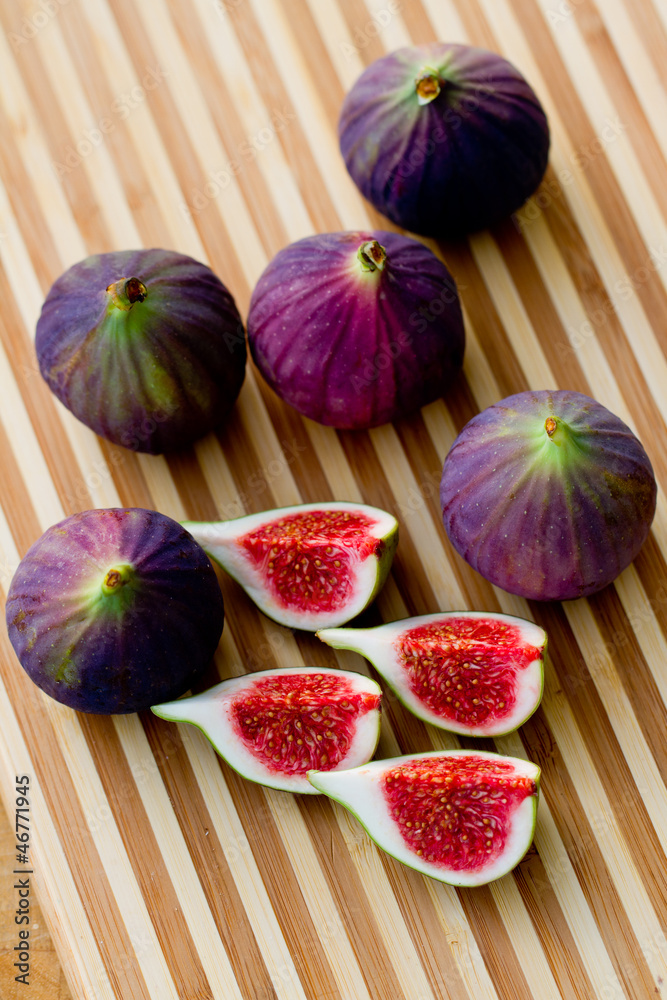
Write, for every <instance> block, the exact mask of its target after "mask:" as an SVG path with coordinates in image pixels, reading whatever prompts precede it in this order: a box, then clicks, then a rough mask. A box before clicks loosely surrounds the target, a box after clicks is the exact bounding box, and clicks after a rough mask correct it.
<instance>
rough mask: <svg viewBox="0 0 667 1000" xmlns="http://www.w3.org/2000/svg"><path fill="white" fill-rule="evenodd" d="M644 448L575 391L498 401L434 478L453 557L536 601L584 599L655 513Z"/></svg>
mask: <svg viewBox="0 0 667 1000" xmlns="http://www.w3.org/2000/svg"><path fill="white" fill-rule="evenodd" d="M656 493H657V487H656V481H655V477H654V475H653V469H652V467H651V462H650V460H649V458H648V456H647V454H646V452H645V451H644V448H643V447H642V445H641V443H640V442H639V441H638V440H637V438H636V437H635V435H634V434H633V433H632V431H631V430H630V428H629V427H627V426H626V425H625V424H624V423H623V421H622V420H620V419H619V418H618V417H616V416H614V414H613V413H610V411H609V410H607V409H606V408H605V407H604V406H602V405H601V404H600V403H597V402H596V401H595V400H593V399H591V398H590V397H589V396H584V395H582V394H581V393H578V392H569V391H564V390H554V391H548V390H539V391H535V392H521V393H518V394H517V395H515V396H509V397H507V398H506V399H502V400H500V402H499V403H496V404H495V405H494V406H489V407H488V408H487V409H486V410H484V411H483V412H482V413H479V414H478V415H477V416H476V417H473V419H472V420H471V421H470V422H469V423H467V424H466V426H465V427H464V428H463V430H462V431H461V433H460V434H459V436H458V437H457V439H456V440H455V442H454V444H453V445H452V448H451V450H450V451H449V454H448V455H447V458H446V459H445V464H444V468H443V474H442V482H441V487H440V501H441V506H442V513H443V519H444V524H445V530H446V532H447V535H448V536H449V540H450V541H451V543H452V545H453V546H454V548H455V549H456V550H457V552H458V553H459V554H460V555H461V556H463V558H464V559H466V560H467V561H468V562H469V563H470V565H471V566H472V567H473V569H476V570H477V571H478V572H479V573H481V575H482V576H483V577H485V578H486V579H487V580H489V581H490V582H491V583H493V584H495V585H496V586H498V587H501V588H502V589H503V590H506V591H509V592H510V593H512V594H518V595H520V596H521V597H527V598H531V599H533V600H537V601H564V600H570V599H573V598H577V597H585V596H587V595H589V594H594V593H595V592H596V591H598V590H601V589H602V587H605V586H606V585H607V584H609V583H611V582H612V580H614V579H615V578H616V577H617V576H618V575H619V574H620V573H621V572H622V571H623V570H624V569H625V568H626V566H628V565H629V564H630V563H631V562H632V560H633V559H634V558H635V556H636V555H637V553H638V552H639V550H640V548H641V546H642V545H643V543H644V541H645V539H646V536H647V535H648V532H649V529H650V526H651V522H652V520H653V515H654V513H655V506H656Z"/></svg>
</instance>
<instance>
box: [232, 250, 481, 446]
mask: <svg viewBox="0 0 667 1000" xmlns="http://www.w3.org/2000/svg"><path fill="white" fill-rule="evenodd" d="M248 343H249V345H250V351H251V354H252V356H253V359H254V361H255V363H256V365H257V367H258V368H259V370H260V372H261V373H262V375H263V376H264V378H265V379H266V381H267V382H268V383H269V385H270V386H271V387H272V389H274V390H275V392H277V393H278V395H279V396H281V397H282V399H284V400H285V401H286V402H287V403H289V404H290V405H291V406H293V407H294V408H295V409H296V410H298V411H299V412H300V413H303V414H304V415H305V416H307V417H310V418H311V419H312V420H316V421H318V422H319V423H321V424H327V425H329V426H332V427H339V428H347V429H360V428H367V427H375V426H377V425H378V424H384V423H387V422H389V421H392V420H396V419H398V418H400V417H402V416H405V415H406V414H409V413H411V412H413V411H414V410H417V409H418V408H419V407H421V406H425V405H426V404H427V403H430V402H432V401H433V400H434V399H438V398H439V397H440V396H442V395H443V393H444V392H445V390H446V389H447V387H448V386H449V383H450V382H451V380H452V378H453V377H454V375H455V374H456V372H458V370H459V369H460V367H461V364H462V361H463V350H464V343H465V332H464V326H463V318H462V313H461V306H460V303H459V297H458V292H457V289H456V284H455V282H454V279H453V278H452V276H451V275H450V273H449V271H448V270H447V268H446V267H445V265H444V264H443V263H442V262H441V261H440V260H439V259H438V258H437V257H436V256H435V254H434V253H432V252H431V250H429V249H428V247H425V246H423V244H421V243H419V242H417V240H413V239H408V237H406V236H402V235H400V234H398V233H390V232H383V231H369V232H341V233H324V234H321V235H319V236H309V237H306V238H305V239H302V240H299V241H298V242H296V243H292V244H290V245H289V246H287V247H285V248H284V249H283V250H281V251H279V253H278V254H277V255H276V256H275V257H274V258H273V260H272V261H271V262H270V263H269V265H268V267H267V268H266V269H265V271H264V273H263V274H262V275H261V277H260V279H259V282H258V283H257V286H256V287H255V290H254V292H253V294H252V299H251V302H250V311H249V313H248Z"/></svg>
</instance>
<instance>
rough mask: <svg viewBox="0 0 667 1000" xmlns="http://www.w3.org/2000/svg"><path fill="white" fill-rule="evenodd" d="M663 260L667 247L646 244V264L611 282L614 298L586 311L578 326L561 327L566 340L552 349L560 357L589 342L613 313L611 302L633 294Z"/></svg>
mask: <svg viewBox="0 0 667 1000" xmlns="http://www.w3.org/2000/svg"><path fill="white" fill-rule="evenodd" d="M665 263H667V248H666V247H664V246H659V247H650V248H649V257H648V259H647V260H646V263H644V264H642V265H641V266H640V267H638V268H637V270H636V271H633V272H632V274H626V275H624V276H623V277H622V278H619V279H618V280H617V281H615V282H614V285H613V288H612V290H613V292H614V296H615V297H614V299H611V298H606V299H605V301H604V304H603V305H601V306H599V307H598V308H597V309H594V310H593V311H592V312H591V313H589V315H588V318H587V319H586V320H585V321H584V322H583V323H582V324H581V325H580V326H578V327H575V326H566V327H565V332H566V333H567V341H565V342H564V341H562V340H561V341H559V342H558V343H557V344H556V350H557V351H558V353H559V354H560V356H561V358H563V357H566V356H567V355H571V354H575V353H576V352H577V351H580V350H581V349H582V347H584V346H585V345H586V344H587V343H588V342H589V341H591V340H592V339H593V338H594V337H595V334H596V331H597V330H598V329H599V328H600V327H602V326H604V324H605V323H606V321H607V318H608V317H609V316H611V315H613V314H614V313H616V312H617V309H616V305H615V302H617V301H622V302H625V301H627V300H628V299H629V298H631V297H632V296H633V295H635V294H636V292H637V290H638V289H639V288H641V286H642V285H645V284H646V283H647V281H650V279H651V277H652V276H653V275H654V274H655V273H656V272H657V271H659V270H660V269H661V268H662V267H664V266H665Z"/></svg>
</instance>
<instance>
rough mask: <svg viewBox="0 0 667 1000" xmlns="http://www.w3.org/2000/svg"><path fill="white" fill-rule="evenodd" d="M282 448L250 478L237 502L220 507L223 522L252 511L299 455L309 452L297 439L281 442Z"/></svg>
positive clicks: (219, 512)
mask: <svg viewBox="0 0 667 1000" xmlns="http://www.w3.org/2000/svg"><path fill="white" fill-rule="evenodd" d="M280 447H281V454H280V455H277V456H276V457H275V458H272V459H271V460H270V461H268V462H267V463H266V465H264V466H262V468H261V469H258V470H257V471H256V472H253V473H251V474H250V475H249V476H248V478H247V480H246V487H247V489H246V490H243V491H242V492H241V493H239V495H238V496H237V497H236V499H235V500H232V501H230V503H227V504H222V505H221V506H219V507H218V514H219V516H220V517H221V518H222V519H223V520H225V521H226V520H228V519H230V518H233V517H241V516H242V515H243V514H245V512H246V510H248V509H250V505H251V504H252V503H253V500H254V499H256V498H257V497H258V496H261V495H262V494H263V493H266V491H267V490H268V489H269V488H270V486H271V483H273V482H275V481H276V479H279V478H280V476H282V475H283V473H284V472H285V471H286V470H287V469H288V468H289V467H290V465H292V463H293V462H294V461H295V460H296V457H297V455H299V454H301V453H302V452H304V451H307V450H308V449H307V448H306V446H305V445H303V444H299V442H298V441H297V439H296V438H292V440H291V441H281V442H280ZM247 490H252V494H251V493H248V492H247Z"/></svg>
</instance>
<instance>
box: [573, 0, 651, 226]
mask: <svg viewBox="0 0 667 1000" xmlns="http://www.w3.org/2000/svg"><path fill="white" fill-rule="evenodd" d="M575 16H576V18H577V25H578V27H579V30H580V32H581V36H582V38H583V41H584V43H585V45H586V48H587V50H588V52H589V53H590V55H591V56H592V58H593V60H594V62H595V64H596V66H597V70H598V72H599V74H600V77H601V79H602V82H603V84H604V86H605V87H606V90H607V92H608V93H609V94H610V95H612V97H613V103H614V106H615V107H616V109H617V110H618V116H619V118H620V120H621V122H622V123H623V124H624V125H626V126H627V137H628V140H629V142H630V143H631V145H632V148H633V150H634V153H635V156H636V157H637V159H638V161H639V165H640V167H641V170H642V172H643V174H644V176H645V178H646V180H647V181H648V184H649V186H650V188H651V192H652V194H653V197H654V198H655V200H656V202H657V204H658V206H659V208H660V211H661V212H662V214H663V217H664V216H665V215H667V192H666V191H665V185H664V182H663V179H664V175H665V171H666V170H667V161H666V160H665V156H664V154H663V152H662V149H661V147H660V144H659V142H658V140H657V138H656V136H655V135H654V134H653V131H652V129H651V125H650V122H649V120H648V119H647V117H646V114H645V112H644V108H643V106H642V103H641V101H640V100H639V97H638V96H637V94H636V93H635V91H634V89H633V87H632V84H631V82H630V80H629V79H628V75H627V73H626V71H625V66H624V65H623V63H622V61H621V59H620V58H619V55H618V53H617V51H616V49H615V48H614V45H613V42H612V40H611V38H610V37H609V33H608V31H607V28H606V26H605V24H604V21H603V20H602V18H601V17H600V13H599V4H596V0H587V2H586V3H585V4H582V5H581V7H580V8H579V10H578V11H577V13H576V15H575Z"/></svg>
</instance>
